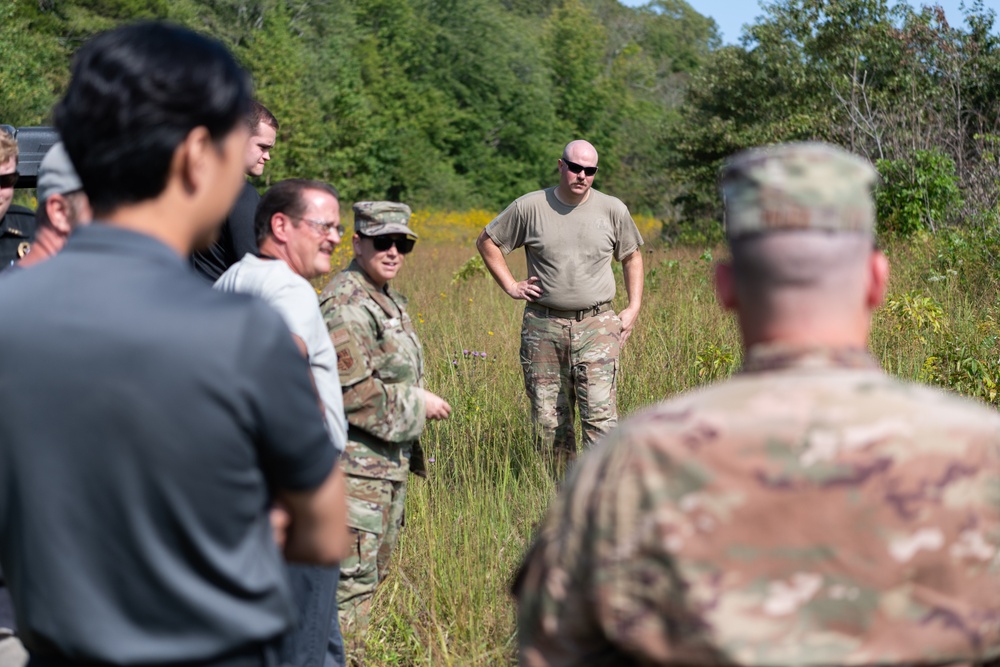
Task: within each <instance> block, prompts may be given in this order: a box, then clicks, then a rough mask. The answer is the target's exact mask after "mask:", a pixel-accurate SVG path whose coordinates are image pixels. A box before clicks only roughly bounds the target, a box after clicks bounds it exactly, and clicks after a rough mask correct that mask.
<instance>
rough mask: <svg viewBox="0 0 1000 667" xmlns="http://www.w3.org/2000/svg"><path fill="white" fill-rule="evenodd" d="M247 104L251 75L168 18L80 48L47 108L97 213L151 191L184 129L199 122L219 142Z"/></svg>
mask: <svg viewBox="0 0 1000 667" xmlns="http://www.w3.org/2000/svg"><path fill="white" fill-rule="evenodd" d="M249 104H250V81H249V77H248V76H247V74H246V72H244V71H243V69H241V68H240V66H239V65H238V64H237V63H236V60H235V59H234V58H233V56H232V55H231V54H230V53H229V51H227V50H226V48H225V47H224V46H223V45H222V44H221V43H219V42H217V41H215V40H213V39H210V38H208V37H205V36H203V35H199V34H198V33H195V32H192V31H191V30H188V29H186V28H181V27H179V26H175V25H170V24H167V23H137V24H133V25H128V26H124V27H121V28H117V29H115V30H111V31H108V32H105V33H101V34H100V35H98V36H96V37H94V38H93V39H91V40H90V41H89V42H87V43H86V44H85V45H84V46H83V47H82V48H81V49H80V50H79V51H78V52H77V54H76V57H75V58H74V62H73V72H72V79H71V80H70V83H69V88H68V89H67V90H66V95H65V96H64V97H63V98H62V100H60V101H59V103H58V104H57V105H56V108H55V111H54V114H53V116H54V120H55V125H56V128H57V129H58V130H59V134H60V136H61V137H62V139H63V142H64V143H65V145H66V151H67V152H68V153H69V156H70V159H71V160H72V161H73V164H74V166H75V167H76V171H77V173H78V174H79V176H80V180H81V181H82V182H83V188H84V190H85V191H86V192H87V194H88V196H89V197H90V202H91V205H92V206H93V210H94V212H95V214H99V215H103V214H106V213H108V212H110V211H113V210H114V209H116V208H118V207H120V206H122V205H125V204H130V203H136V202H141V201H145V200H148V199H153V198H155V197H157V196H158V195H159V194H160V193H162V192H163V189H164V187H165V186H166V182H167V174H168V173H169V168H170V162H171V160H172V159H173V154H174V151H175V150H176V149H177V147H178V146H179V145H180V144H181V142H182V141H184V138H185V137H186V136H187V135H188V133H190V132H191V130H193V129H194V128H196V127H201V126H203V127H205V128H206V129H207V130H208V132H209V134H210V135H211V136H212V138H213V139H215V140H216V141H217V142H219V143H220V144H221V141H222V140H223V139H224V138H225V137H226V136H227V135H228V134H229V133H230V132H231V131H232V129H233V128H234V127H236V126H237V124H238V123H240V122H241V121H242V120H243V119H244V118H245V117H246V114H247V111H248V109H249Z"/></svg>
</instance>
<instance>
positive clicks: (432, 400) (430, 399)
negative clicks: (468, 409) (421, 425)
mask: <svg viewBox="0 0 1000 667" xmlns="http://www.w3.org/2000/svg"><path fill="white" fill-rule="evenodd" d="M424 411H425V413H426V414H427V418H428V419H447V418H448V417H449V416H450V415H451V406H450V405H448V401H446V400H444V399H443V398H441V397H440V396H438V395H437V394H435V393H433V392H430V391H427V390H426V389H424Z"/></svg>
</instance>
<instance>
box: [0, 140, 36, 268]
mask: <svg viewBox="0 0 1000 667" xmlns="http://www.w3.org/2000/svg"><path fill="white" fill-rule="evenodd" d="M17 157H18V151H17V140H16V139H14V137H12V136H10V135H9V134H7V133H6V132H5V131H4V130H0V271H3V270H4V269H6V268H7V267H9V266H11V265H12V264H13V263H14V262H16V261H17V260H19V259H21V258H22V257H24V256H25V255H27V254H28V252H30V251H31V239H32V238H33V237H34V236H35V215H34V213H32V212H31V209H27V208H24V207H23V206H17V205H15V204H13V203H12V202H13V201H14V186H16V185H17V177H18V174H17Z"/></svg>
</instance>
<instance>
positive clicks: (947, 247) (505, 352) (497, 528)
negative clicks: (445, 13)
mask: <svg viewBox="0 0 1000 667" xmlns="http://www.w3.org/2000/svg"><path fill="white" fill-rule="evenodd" d="M453 232H454V233H451V236H450V237H449V238H452V239H453V240H450V241H443V240H442V241H430V242H425V241H422V242H421V243H418V245H417V249H416V251H415V252H414V253H413V254H412V255H410V256H409V257H408V258H407V263H406V265H405V266H404V268H403V271H402V274H401V276H400V278H399V279H398V280H397V283H396V287H397V288H398V289H400V290H401V291H402V292H403V293H404V294H406V295H407V296H408V297H409V299H410V313H411V315H412V316H413V317H414V320H415V322H416V323H417V329H418V331H419V332H420V335H421V338H422V340H423V344H424V348H425V353H426V364H427V386H428V388H429V389H431V390H432V391H435V392H437V393H439V394H441V395H442V396H444V397H445V398H446V399H448V400H449V401H450V402H451V404H452V407H453V413H452V418H451V419H450V420H448V421H446V422H443V423H437V424H432V425H430V426H429V428H428V430H427V432H426V433H425V437H424V440H423V442H424V445H425V447H426V449H427V455H428V457H429V458H430V459H431V461H432V463H430V465H429V467H430V470H431V475H430V477H429V479H428V480H426V481H425V480H422V479H418V478H416V477H413V476H411V477H410V486H409V497H408V499H407V509H406V528H405V530H404V532H403V537H402V539H401V544H400V548H399V550H398V552H397V554H396V556H395V557H394V561H393V566H392V571H391V573H390V575H389V577H388V579H387V580H386V581H385V582H384V584H383V585H382V587H381V588H380V590H379V593H378V595H377V598H376V603H375V607H374V610H373V621H372V626H371V629H370V632H369V635H368V642H367V643H368V656H369V664H372V665H414V664H427V665H505V664H513V663H514V662H515V661H516V658H515V648H516V638H515V636H514V611H513V604H512V599H511V597H510V596H509V594H508V588H509V583H510V580H511V577H512V575H513V573H514V572H515V569H516V567H517V564H518V562H519V559H520V557H521V555H522V554H523V552H524V550H525V548H526V546H527V544H528V541H529V540H530V537H531V534H532V531H533V528H534V526H535V525H536V523H537V522H538V521H539V520H540V518H541V517H542V515H543V513H544V510H545V507H546V505H547V504H548V501H549V500H550V498H551V497H552V495H553V494H554V492H555V486H554V484H553V482H552V481H551V480H550V479H549V477H548V475H547V472H546V470H545V468H544V466H543V465H542V464H541V462H540V460H539V457H538V456H536V454H535V452H534V451H533V449H532V447H531V444H530V442H529V428H528V417H527V414H528V405H527V399H526V398H525V396H524V391H523V386H522V382H521V370H520V366H519V364H518V358H517V354H518V344H519V341H518V334H519V331H520V313H521V309H522V306H523V304H520V303H515V302H514V301H512V300H511V299H509V298H508V297H507V296H506V295H505V294H503V293H502V292H501V291H500V290H499V288H497V287H496V285H495V284H494V283H493V281H492V280H491V279H490V278H489V277H488V276H485V275H482V274H479V273H475V272H473V273H472V275H471V276H470V277H468V278H467V279H465V280H460V281H458V282H453V277H454V275H455V274H456V272H458V271H459V269H460V268H461V267H462V266H463V265H464V264H465V262H466V261H467V260H469V259H470V258H471V257H473V256H474V255H475V248H474V246H473V239H474V237H475V233H474V230H472V225H469V231H467V232H466V233H465V234H462V233H460V232H457V231H454V230H453ZM427 236H429V237H431V238H433V236H434V235H433V234H428V235H427ZM345 246H346V244H345ZM991 247H992V246H991V244H987V243H986V242H985V240H984V239H982V238H975V237H973V236H970V235H957V234H951V233H941V234H939V235H937V236H936V237H934V238H931V237H926V238H917V239H915V240H912V241H910V242H907V243H906V244H903V243H890V244H889V247H888V249H887V252H888V254H889V256H890V260H891V262H892V265H893V271H894V273H893V279H892V282H891V285H890V296H889V299H888V302H887V303H888V305H887V306H886V307H885V308H883V309H882V310H881V311H879V313H878V314H877V316H876V319H875V329H874V331H873V337H872V340H873V343H872V349H873V350H874V352H875V354H876V356H877V357H878V358H879V359H880V360H881V361H882V363H883V365H884V367H885V368H886V369H887V370H889V371H890V372H893V373H897V374H898V375H900V376H902V377H905V378H908V379H920V380H923V381H929V382H933V383H936V384H941V385H947V386H951V387H954V388H957V389H959V390H961V391H963V392H964V393H967V394H972V395H976V396H979V397H981V398H984V399H985V400H988V401H992V402H994V403H995V402H996V398H997V396H996V386H997V382H1000V361H998V358H1000V345H998V344H997V340H998V336H1000V328H998V325H997V313H998V310H1000V309H998V302H997V298H996V294H997V291H996V277H995V276H996V273H995V271H994V269H993V266H994V264H993V258H992V254H991ZM643 252H644V260H645V266H646V289H645V299H644V306H643V312H642V314H641V316H640V319H639V323H638V324H637V325H636V330H635V332H634V334H633V336H632V338H631V339H630V340H629V343H628V345H627V347H626V348H625V350H624V351H623V361H622V367H623V377H622V381H621V385H620V390H619V407H620V411H621V413H622V414H623V415H628V414H629V413H632V412H634V411H636V410H637V409H640V408H642V407H643V406H646V405H649V404H651V403H654V402H656V401H659V400H661V399H663V398H666V397H669V396H671V395H673V394H675V393H677V392H679V391H683V390H685V389H687V388H690V387H693V386H696V385H698V384H701V383H704V382H709V381H712V380H714V379H717V378H721V377H725V376H726V375H728V374H729V373H730V372H731V371H732V370H733V369H735V368H736V367H738V365H739V361H740V350H739V338H738V335H737V332H736V329H735V327H734V324H733V322H732V320H731V319H730V318H729V317H728V316H727V315H726V314H725V313H723V312H722V311H721V310H720V309H719V307H718V306H717V305H716V303H715V298H714V295H713V291H712V283H711V275H712V265H713V263H714V262H715V261H717V260H718V259H719V258H720V257H722V256H723V255H724V253H725V250H724V249H723V248H710V249H706V248H672V249H671V248H663V247H659V246H658V245H657V244H656V243H650V244H648V245H647V246H646V247H645V248H644V250H643ZM349 254H350V253H349V250H346V249H345V250H344V251H342V252H341V253H338V258H337V262H338V263H340V264H344V263H346V261H347V260H348V255H349ZM509 261H510V263H511V267H512V269H513V270H514V273H515V275H521V276H523V274H524V270H525V269H524V260H523V256H522V255H521V254H520V253H516V254H514V255H512V256H511V258H509ZM619 295H620V297H621V298H622V299H623V298H624V292H623V290H622V289H621V288H619ZM620 305H624V304H620ZM466 351H468V354H466ZM473 352H475V353H477V354H476V355H473V354H472V353H473ZM482 353H485V356H483V354H482Z"/></svg>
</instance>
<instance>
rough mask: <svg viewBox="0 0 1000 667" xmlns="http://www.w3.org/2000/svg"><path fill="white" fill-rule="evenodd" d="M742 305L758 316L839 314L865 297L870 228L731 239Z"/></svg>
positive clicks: (772, 234)
mask: <svg viewBox="0 0 1000 667" xmlns="http://www.w3.org/2000/svg"><path fill="white" fill-rule="evenodd" d="M731 251H732V257H733V261H732V265H733V277H734V279H735V283H736V293H737V296H738V297H739V301H740V306H741V310H743V311H744V312H745V313H746V314H749V315H750V316H751V317H752V318H753V319H759V318H762V317H764V318H777V317H780V318H782V319H791V320H792V321H794V320H796V319H799V318H815V317H816V316H817V315H818V314H823V315H824V316H825V315H830V316H836V313H837V312H838V311H841V310H844V309H856V308H858V307H859V304H861V303H862V302H863V301H864V292H865V288H866V278H867V275H866V268H867V266H868V260H869V258H870V256H871V252H872V238H871V236H870V235H869V234H865V233H856V234H845V233H842V232H841V233H832V232H826V231H819V230H816V231H789V232H776V233H775V232H772V233H769V234H757V235H750V236H746V237H742V238H740V239H737V240H734V241H733V242H732V245H731Z"/></svg>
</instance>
